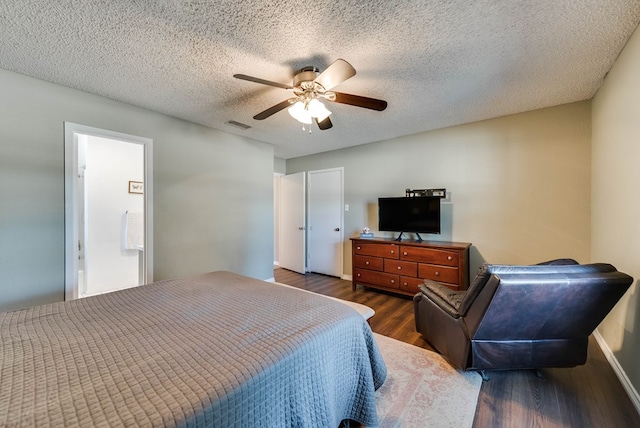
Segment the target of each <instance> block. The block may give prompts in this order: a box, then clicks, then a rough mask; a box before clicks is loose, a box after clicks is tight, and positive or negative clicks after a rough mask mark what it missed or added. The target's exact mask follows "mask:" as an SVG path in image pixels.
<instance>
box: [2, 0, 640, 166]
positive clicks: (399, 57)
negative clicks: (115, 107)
mask: <svg viewBox="0 0 640 428" xmlns="http://www.w3.org/2000/svg"><path fill="white" fill-rule="evenodd" d="M639 21H640V1H638V0H562V1H558V0H536V1H533V0H502V1H500V0H478V1H473V0H432V1H428V0H425V1H415V0H396V1H393V2H391V1H388V0H342V1H336V0H315V1H298V0H254V1H238V0H233V1H231V0H201V1H196V0H192V1H186V0H185V1H180V0H158V1H142V0H111V1H105V0H76V1H71V0H67V1H51V0H2V2H0V40H1V41H2V42H1V44H0V46H1V49H0V68H3V69H6V70H11V71H15V72H18V73H22V74H25V75H29V76H33V77H36V78H39V79H43V80H46V81H50V82H54V83H58V84H61V85H65V86H69V87H72V88H77V89H80V90H83V91H86V92H90V93H94V94H98V95H102V96H105V97H108V98H112V99H115V100H119V101H123V102H125V103H129V104H133V105H136V106H140V107H144V108H147V109H151V110H155V111H158V112H162V113H165V114H168V115H171V116H175V117H179V118H182V119H186V120H189V121H192V122H196V123H200V124H203V125H206V126H210V127H212V128H217V129H221V130H223V131H226V132H230V133H234V134H238V135H243V136H247V137H250V138H254V139H257V140H260V141H265V142H268V143H271V144H273V145H274V148H275V149H274V150H275V155H276V156H278V157H282V158H291V157H296V156H301V155H306V154H312V153H318V152H322V151H327V150H333V149H337V148H341V147H348V146H353V145H358V144H364V143H369V142H373V141H379V140H385V139H389V138H393V137H397V136H401V135H407V134H414V133H418V132H421V131H426V130H431V129H436V128H442V127H446V126H451V125H457V124H461V123H468V122H473V121H477V120H482V119H488V118H492V117H497V116H503V115H507V114H513V113H518V112H522V111H528V110H533V109H538V108H542V107H548V106H553V105H558V104H564V103H569V102H574V101H579V100H584V99H589V98H591V97H592V96H593V95H594V94H595V92H596V91H597V89H598V88H599V86H600V84H601V82H602V79H603V78H604V76H605V75H606V73H607V71H608V70H609V69H610V67H611V65H612V63H613V61H614V60H615V59H616V57H617V56H618V54H619V53H620V50H621V49H622V48H623V47H624V44H625V42H626V41H627V39H628V38H629V37H630V35H631V34H632V33H633V31H634V30H635V28H636V27H637V25H638V22H639ZM338 58H343V59H345V60H347V61H349V62H350V63H351V64H352V65H353V66H354V67H355V69H356V70H357V72H358V73H357V74H356V76H354V77H352V78H351V79H349V80H347V81H345V82H343V83H342V84H340V85H338V86H337V87H336V88H335V90H337V91H340V92H347V93H353V94H357V95H363V96H367V97H373V98H380V99H384V100H386V101H387V102H388V103H389V107H388V108H387V109H386V110H385V111H383V112H377V111H372V110H367V109H362V108H358V107H353V106H348V105H344V104H335V103H327V106H328V107H329V109H330V110H332V111H333V115H332V116H331V120H332V121H333V125H334V126H333V128H332V129H330V130H327V131H320V130H318V129H317V127H316V128H312V129H313V131H312V133H311V134H309V133H307V132H303V131H302V130H301V126H300V125H299V124H298V122H296V121H294V120H293V119H292V118H291V117H290V116H289V115H288V114H287V112H286V111H281V112H279V113H276V114H275V115H273V116H271V117H270V118H268V119H266V120H263V121H256V120H254V119H253V118H252V117H253V116H254V115H255V114H256V113H258V112H261V111H262V110H264V109H266V108H268V107H270V106H272V105H274V104H277V103H279V102H281V101H283V100H284V99H286V98H288V97H289V96H290V92H288V91H286V90H284V89H279V88H274V87H270V86H264V85H259V84H256V83H253V82H247V81H242V80H238V79H234V78H233V75H234V74H236V73H241V74H248V75H252V76H256V77H260V78H263V79H267V80H272V81H277V82H282V83H286V84H291V79H292V77H293V75H294V72H295V71H296V70H298V69H300V68H302V67H305V66H316V67H318V68H320V70H324V69H325V68H326V67H327V66H328V65H330V64H331V63H332V62H333V61H335V60H336V59H338ZM0 96H1V95H0ZM230 120H234V121H238V122H242V123H245V124H247V125H250V126H251V128H250V129H248V130H241V129H239V128H235V127H233V126H231V125H229V124H227V123H226V122H228V121H230Z"/></svg>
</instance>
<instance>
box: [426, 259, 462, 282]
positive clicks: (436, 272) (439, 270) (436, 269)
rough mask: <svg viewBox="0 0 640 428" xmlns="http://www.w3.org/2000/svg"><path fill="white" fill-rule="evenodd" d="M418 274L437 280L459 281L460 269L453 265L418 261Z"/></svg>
mask: <svg viewBox="0 0 640 428" xmlns="http://www.w3.org/2000/svg"><path fill="white" fill-rule="evenodd" d="M418 276H419V277H420V278H426V279H433V280H434V281H438V282H448V283H451V284H459V283H460V270H459V269H458V268H454V267H448V266H437V265H426V264H422V263H420V264H419V265H418Z"/></svg>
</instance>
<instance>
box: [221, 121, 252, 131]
mask: <svg viewBox="0 0 640 428" xmlns="http://www.w3.org/2000/svg"><path fill="white" fill-rule="evenodd" d="M227 125H231V126H235V127H236V128H240V129H249V128H251V127H250V126H249V125H245V124H244V123H240V122H236V121H235V120H230V121H228V122H227Z"/></svg>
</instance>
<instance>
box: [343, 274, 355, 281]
mask: <svg viewBox="0 0 640 428" xmlns="http://www.w3.org/2000/svg"><path fill="white" fill-rule="evenodd" d="M341 278H342V279H346V280H347V281H353V275H345V274H342V277H341Z"/></svg>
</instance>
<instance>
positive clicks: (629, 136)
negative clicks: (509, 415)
mask: <svg viewBox="0 0 640 428" xmlns="http://www.w3.org/2000/svg"><path fill="white" fill-rule="evenodd" d="M592 122H593V169H592V182H593V189H592V200H593V208H592V226H591V235H592V242H591V248H592V250H591V258H592V259H593V260H594V261H601V262H608V263H611V264H613V265H614V266H616V268H618V270H621V271H623V272H625V273H627V274H629V275H631V276H633V277H634V278H635V283H634V285H632V287H631V289H630V290H629V291H628V292H627V294H626V295H625V296H624V297H623V298H622V300H621V301H620V302H619V303H618V305H617V306H616V307H615V308H614V309H613V311H612V312H611V313H610V314H609V316H607V318H606V319H605V320H604V322H602V324H600V326H599V327H598V331H599V332H600V334H601V335H602V337H603V339H604V340H605V341H606V343H607V345H608V347H609V348H610V350H611V351H612V352H613V355H614V356H615V358H616V359H617V361H618V363H619V364H620V366H621V367H622V369H623V370H624V372H625V373H626V376H627V377H628V378H629V380H630V382H631V384H632V385H633V386H634V388H635V390H636V391H638V390H640V364H639V363H638V355H640V292H639V289H638V278H640V191H639V190H638V189H639V184H640V167H639V161H640V30H636V32H635V33H634V35H633V36H632V37H631V39H630V40H629V41H628V43H627V46H626V47H625V48H624V50H623V51H622V53H621V54H620V56H619V57H618V59H617V61H616V62H615V64H614V66H613V67H612V69H611V71H610V72H609V74H608V76H607V78H606V79H605V82H604V84H603V85H602V87H601V88H600V90H599V91H598V93H597V94H596V96H595V97H594V100H593V120H592ZM638 400H639V399H638V397H637V396H636V407H637V408H638V410H639V411H640V401H638Z"/></svg>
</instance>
